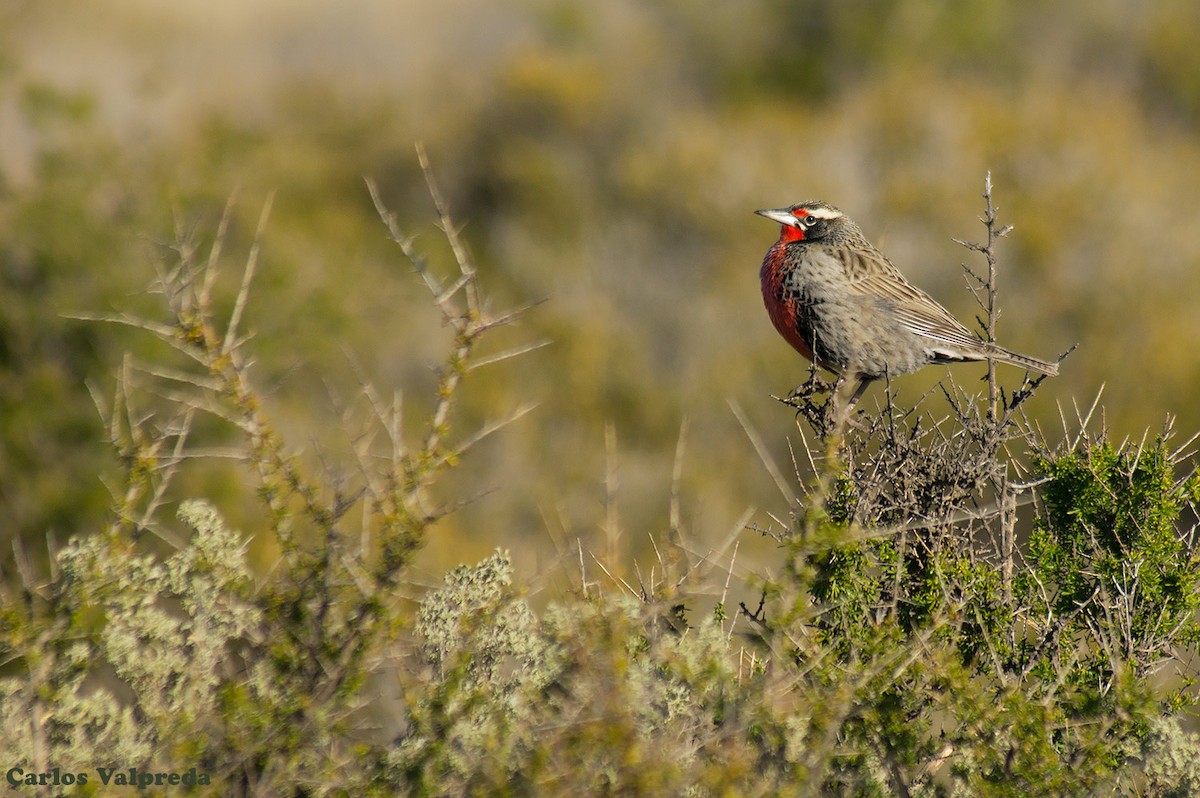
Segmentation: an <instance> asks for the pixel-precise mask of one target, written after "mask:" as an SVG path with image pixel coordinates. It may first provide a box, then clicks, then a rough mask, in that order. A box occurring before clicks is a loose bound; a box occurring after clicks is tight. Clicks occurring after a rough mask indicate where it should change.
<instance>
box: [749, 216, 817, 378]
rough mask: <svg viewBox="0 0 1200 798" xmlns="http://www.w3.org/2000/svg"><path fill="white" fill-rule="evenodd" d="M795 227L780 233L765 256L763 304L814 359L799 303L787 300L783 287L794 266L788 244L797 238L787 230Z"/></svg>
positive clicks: (782, 329)
mask: <svg viewBox="0 0 1200 798" xmlns="http://www.w3.org/2000/svg"><path fill="white" fill-rule="evenodd" d="M792 229H794V228H790V227H786V226H785V227H784V228H783V230H784V235H781V236H780V239H779V241H777V242H776V243H775V246H773V247H771V249H770V250H768V251H767V256H766V257H765V258H763V263H762V269H760V270H759V272H758V277H759V280H761V281H762V293H763V304H764V305H766V306H767V313H768V314H769V315H770V316H771V323H773V324H774V325H775V329H776V330H778V331H779V334H780V335H782V336H783V338H784V340H785V341H787V342H788V343H789V344H791V345H792V347H793V348H795V350H796V351H797V352H799V353H800V354H802V355H804V356H805V357H806V358H808V359H809V360H812V359H813V352H812V347H811V346H810V345H809V343H808V341H806V340H805V339H804V336H802V335H801V334H800V325H799V319H798V318H797V315H796V305H795V302H794V301H793V300H789V299H787V298H786V296H785V295H784V290H783V282H784V280H786V279H787V276H788V273H789V272H790V271H791V270H792V268H793V267H792V265H791V264H790V263H788V261H787V244H788V241H789V240H796V239H794V238H793V239H788V238H787V235H786V233H787V231H788V230H792Z"/></svg>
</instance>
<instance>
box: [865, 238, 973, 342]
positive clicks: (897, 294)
mask: <svg viewBox="0 0 1200 798" xmlns="http://www.w3.org/2000/svg"><path fill="white" fill-rule="evenodd" d="M847 251H848V252H849V253H851V254H849V255H848V256H847V263H846V267H847V268H846V273H847V275H849V277H850V287H851V288H852V289H854V290H855V291H858V292H860V293H862V294H864V295H866V296H877V297H881V298H883V299H886V300H889V301H890V302H891V303H892V306H893V311H894V312H895V314H896V316H897V318H898V319H899V320H900V321H901V322H902V323H903V324H904V325H905V326H906V327H908V328H909V329H910V330H912V331H913V332H914V333H915V334H917V335H920V336H922V337H924V338H929V339H931V341H930V346H931V348H934V349H940V348H942V347H949V348H950V349H952V350H961V351H958V352H950V353H947V354H955V355H958V356H967V357H970V356H971V355H978V354H979V353H980V348H981V346H982V341H980V339H979V338H978V336H975V335H972V334H971V331H970V330H968V329H967V328H966V327H965V326H963V324H962V322H960V321H959V320H958V319H956V318H954V316H952V315H950V311H948V310H946V309H945V308H944V307H942V306H941V305H939V304H938V303H937V302H936V301H935V300H934V299H933V298H932V297H931V296H929V294H926V293H925V292H924V291H922V290H921V289H919V288H917V287H916V286H914V285H913V284H912V283H910V282H909V281H908V280H906V279H905V278H904V275H903V274H901V273H900V270H899V269H897V268H896V267H895V266H894V265H892V262H891V261H889V260H888V259H887V258H886V257H884V256H883V255H882V254H881V253H880V252H879V251H878V250H874V251H862V250H858V249H848V250H847Z"/></svg>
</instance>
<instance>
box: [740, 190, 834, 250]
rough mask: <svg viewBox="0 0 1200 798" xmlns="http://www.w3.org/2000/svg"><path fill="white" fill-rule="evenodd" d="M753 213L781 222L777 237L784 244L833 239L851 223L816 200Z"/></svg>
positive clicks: (829, 206) (830, 207)
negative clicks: (781, 226)
mask: <svg viewBox="0 0 1200 798" xmlns="http://www.w3.org/2000/svg"><path fill="white" fill-rule="evenodd" d="M755 213H757V214H758V215H759V216H765V217H766V218H768V219H771V220H772V221H776V222H779V223H780V224H781V225H783V228H782V229H781V230H780V234H779V240H780V241H782V242H784V243H791V242H793V241H818V240H820V239H829V238H836V237H838V236H839V235H840V234H844V233H845V232H847V228H848V227H849V226H850V225H852V224H853V223H852V222H851V221H850V220H849V219H848V218H847V217H846V215H845V214H844V213H842V212H841V211H839V210H838V209H837V208H835V207H833V206H832V205H829V204H827V203H824V202H819V201H816V200H814V201H812V202H799V203H797V204H795V205H792V206H790V207H787V208H774V209H769V210H762V211H755Z"/></svg>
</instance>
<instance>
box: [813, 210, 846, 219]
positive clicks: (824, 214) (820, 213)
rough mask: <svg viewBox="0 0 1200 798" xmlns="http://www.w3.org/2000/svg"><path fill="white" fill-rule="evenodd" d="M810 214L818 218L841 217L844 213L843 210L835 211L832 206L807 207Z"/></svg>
mask: <svg viewBox="0 0 1200 798" xmlns="http://www.w3.org/2000/svg"><path fill="white" fill-rule="evenodd" d="M805 210H806V211H808V215H809V216H813V217H815V218H817V219H839V218H841V217H842V216H843V215H844V214H843V213H842V212H841V211H835V210H833V209H832V208H805Z"/></svg>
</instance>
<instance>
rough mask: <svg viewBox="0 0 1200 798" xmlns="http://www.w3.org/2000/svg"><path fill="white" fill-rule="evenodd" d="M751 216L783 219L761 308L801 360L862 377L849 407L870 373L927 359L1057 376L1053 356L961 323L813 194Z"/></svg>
mask: <svg viewBox="0 0 1200 798" xmlns="http://www.w3.org/2000/svg"><path fill="white" fill-rule="evenodd" d="M755 213H757V214H758V215H759V216H763V217H766V218H767V219H770V220H772V221H775V222H778V223H779V224H780V225H781V227H780V233H779V240H778V241H776V242H775V244H774V245H773V246H772V247H771V248H770V249H769V250H768V251H767V254H766V257H764V258H763V262H762V269H761V270H760V271H759V278H760V280H761V282H762V293H763V304H765V305H766V308H767V313H768V314H769V315H770V317H771V321H772V323H773V324H774V325H775V329H776V330H778V331H779V334H780V335H782V336H783V338H784V340H785V341H787V342H788V343H789V344H791V345H792V347H794V348H795V349H796V351H798V352H799V353H800V354H802V355H804V357H806V358H808V359H809V360H811V361H812V362H813V363H815V364H816V365H818V366H820V367H822V368H824V369H827V370H829V371H831V372H833V373H835V374H837V375H838V376H839V378H855V379H858V380H859V385H858V387H857V389H856V390H855V392H854V394H853V395H852V396H851V398H850V402H849V405H850V406H851V407H853V405H854V404H855V403H856V402H857V401H858V399H859V397H861V396H862V394H863V392H864V391H865V390H866V389H867V387H868V386H869V385H870V384H871V383H872V382H873V381H874V380H877V379H879V378H881V377H885V376H887V377H891V376H896V375H899V374H911V373H913V372H915V371H917V370H918V369H920V368H923V367H924V366H927V365H931V364H943V363H962V362H970V361H981V360H994V361H999V362H1001V363H1009V364H1011V365H1014V366H1019V367H1021V368H1024V369H1027V370H1029V371H1036V372H1039V373H1041V374H1046V375H1049V376H1055V375H1057V374H1058V364H1057V363H1053V362H1050V361H1046V360H1040V359H1038V358H1035V357H1030V356H1029V355H1022V354H1019V353H1017V352H1013V351H1012V350H1009V349H1005V348H1004V347H1002V346H999V345H997V344H995V343H991V342H988V341H985V340H983V339H982V338H980V337H979V336H978V335H976V334H974V333H973V332H971V331H970V330H968V329H967V328H966V326H964V325H963V324H962V322H960V321H959V320H958V319H956V318H955V317H954V316H953V315H951V313H950V311H948V310H946V309H945V308H944V307H942V306H941V305H940V304H938V303H937V301H935V300H934V299H933V298H932V297H930V296H929V294H927V293H925V292H924V291H922V290H921V289H920V288H917V287H916V286H914V285H913V284H912V283H910V282H909V281H908V280H907V279H906V278H905V277H904V275H903V274H901V273H900V270H899V269H897V268H896V267H895V266H894V265H893V264H892V262H891V261H890V260H888V258H887V256H885V255H884V254H883V253H882V252H880V251H879V250H878V249H876V248H875V246H874V245H872V244H871V242H869V241H868V240H867V238H866V236H865V235H864V234H863V231H862V229H861V228H860V227H859V226H858V225H857V224H856V223H855V222H854V221H853V220H852V219H851V218H850V217H849V216H847V215H846V214H845V213H843V212H842V211H840V210H839V209H837V208H835V207H834V206H832V205H830V204H828V203H826V202H821V201H819V200H814V201H810V202H799V203H796V204H795V205H791V206H789V207H786V208H772V209H766V210H761V211H755ZM814 377H815V375H814Z"/></svg>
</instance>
